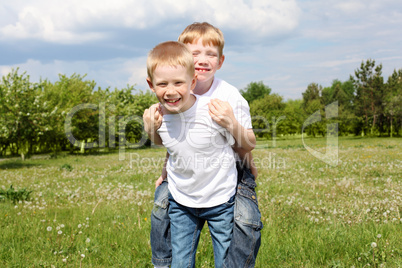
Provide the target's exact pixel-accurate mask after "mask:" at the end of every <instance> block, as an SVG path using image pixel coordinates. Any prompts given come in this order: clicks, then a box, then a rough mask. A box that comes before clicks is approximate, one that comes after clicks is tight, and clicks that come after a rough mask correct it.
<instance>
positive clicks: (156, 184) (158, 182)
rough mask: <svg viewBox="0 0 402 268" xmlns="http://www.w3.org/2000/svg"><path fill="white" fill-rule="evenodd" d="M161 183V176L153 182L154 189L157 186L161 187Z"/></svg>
mask: <svg viewBox="0 0 402 268" xmlns="http://www.w3.org/2000/svg"><path fill="white" fill-rule="evenodd" d="M162 182H163V177H162V175H161V176H160V177H159V178H158V179H157V180H156V182H155V189H156V188H158V186H159V185H161V184H162Z"/></svg>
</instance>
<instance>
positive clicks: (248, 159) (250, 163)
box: [232, 146, 258, 179]
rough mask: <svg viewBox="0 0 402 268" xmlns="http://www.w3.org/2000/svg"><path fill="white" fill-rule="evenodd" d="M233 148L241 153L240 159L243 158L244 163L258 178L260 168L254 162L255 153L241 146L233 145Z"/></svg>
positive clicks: (255, 177)
mask: <svg viewBox="0 0 402 268" xmlns="http://www.w3.org/2000/svg"><path fill="white" fill-rule="evenodd" d="M232 148H233V150H234V151H235V152H236V153H237V154H238V155H239V157H240V159H241V160H242V164H243V165H245V166H246V167H247V168H249V169H250V171H251V174H253V175H254V179H257V176H258V170H257V167H256V166H255V164H254V159H253V155H252V153H251V152H247V151H245V150H243V149H242V148H240V147H237V146H233V147H232Z"/></svg>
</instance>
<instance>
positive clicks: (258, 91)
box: [240, 81, 271, 104]
mask: <svg viewBox="0 0 402 268" xmlns="http://www.w3.org/2000/svg"><path fill="white" fill-rule="evenodd" d="M240 93H241V94H242V96H243V97H244V98H245V99H246V100H247V101H248V103H249V104H251V103H252V102H253V101H254V100H257V99H262V98H264V97H265V96H266V95H269V94H271V88H270V87H268V86H266V85H265V84H264V83H263V82H262V81H259V82H251V83H250V84H248V85H247V87H246V88H245V89H242V90H240Z"/></svg>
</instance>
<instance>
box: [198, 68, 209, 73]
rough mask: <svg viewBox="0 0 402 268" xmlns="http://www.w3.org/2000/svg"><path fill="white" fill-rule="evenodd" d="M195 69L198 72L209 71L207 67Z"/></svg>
mask: <svg viewBox="0 0 402 268" xmlns="http://www.w3.org/2000/svg"><path fill="white" fill-rule="evenodd" d="M195 70H196V71H197V72H199V73H205V72H209V71H210V69H208V68H195Z"/></svg>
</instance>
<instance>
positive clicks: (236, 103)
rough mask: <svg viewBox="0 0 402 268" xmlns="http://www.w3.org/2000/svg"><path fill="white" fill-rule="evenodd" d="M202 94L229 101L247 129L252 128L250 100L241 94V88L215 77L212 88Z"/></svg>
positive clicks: (235, 114)
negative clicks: (238, 88)
mask: <svg viewBox="0 0 402 268" xmlns="http://www.w3.org/2000/svg"><path fill="white" fill-rule="evenodd" d="M202 96H203V97H204V96H205V97H211V98H212V99H220V100H223V101H227V102H229V104H230V106H232V109H233V113H234V116H235V117H236V120H237V121H239V123H240V125H242V126H243V127H244V128H245V129H251V128H252V125H251V116H250V107H249V105H248V102H247V101H246V100H245V99H244V98H243V96H242V95H241V94H240V92H239V90H237V88H235V87H234V86H232V85H231V84H229V83H227V82H226V81H224V80H221V79H219V78H216V77H215V78H214V82H213V83H212V85H211V88H210V89H209V90H208V91H207V92H205V93H204V94H202Z"/></svg>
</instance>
